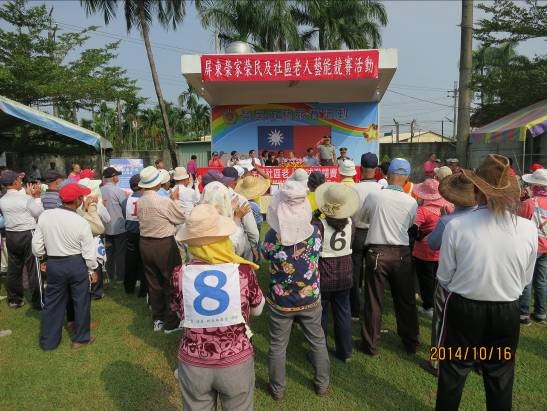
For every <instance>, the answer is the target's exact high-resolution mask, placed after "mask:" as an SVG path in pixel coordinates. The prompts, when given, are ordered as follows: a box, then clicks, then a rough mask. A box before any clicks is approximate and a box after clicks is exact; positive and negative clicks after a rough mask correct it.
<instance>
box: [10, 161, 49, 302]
mask: <svg viewBox="0 0 547 411" xmlns="http://www.w3.org/2000/svg"><path fill="white" fill-rule="evenodd" d="M0 184H2V185H4V186H6V188H7V191H6V194H4V196H3V197H2V198H1V199H0V211H1V212H2V215H3V216H4V220H5V226H6V246H7V249H8V275H7V281H6V289H7V291H8V305H9V307H10V308H20V307H22V306H23V305H25V302H24V300H23V267H26V269H27V273H28V278H29V286H30V289H31V292H32V307H33V308H34V309H36V310H41V309H42V306H41V295H40V294H41V290H40V287H41V284H40V279H39V276H38V271H37V265H36V258H34V256H33V255H32V233H33V231H34V229H35V228H36V220H35V219H34V217H33V215H32V213H31V211H30V209H32V208H35V207H36V206H37V204H36V202H37V201H39V198H40V189H39V186H28V187H27V194H24V193H21V191H20V190H21V187H22V185H23V183H22V181H21V176H20V174H19V173H17V172H15V171H12V170H5V171H4V172H3V173H2V175H1V176H0ZM38 208H40V209H41V205H39V204H38Z"/></svg>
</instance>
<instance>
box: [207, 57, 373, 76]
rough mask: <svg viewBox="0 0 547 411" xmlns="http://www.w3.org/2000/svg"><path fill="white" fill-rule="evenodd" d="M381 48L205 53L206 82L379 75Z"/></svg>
mask: <svg viewBox="0 0 547 411" xmlns="http://www.w3.org/2000/svg"><path fill="white" fill-rule="evenodd" d="M378 58H379V53H378V50H345V51H329V52H305V53H255V54H244V55H203V56H202V57H201V72H202V79H203V80H204V81H260V80H264V81H272V80H274V81H275V80H291V81H292V80H340V79H358V78H377V77H378Z"/></svg>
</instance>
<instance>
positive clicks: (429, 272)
mask: <svg viewBox="0 0 547 411" xmlns="http://www.w3.org/2000/svg"><path fill="white" fill-rule="evenodd" d="M438 267H439V262H438V261H425V260H420V259H419V258H416V257H414V268H415V271H416V276H417V277H418V283H419V285H420V296H421V297H422V301H423V304H422V307H423V308H424V309H425V310H429V309H430V308H433V305H434V302H433V296H434V294H435V284H436V281H437V280H436V278H437V268H438Z"/></svg>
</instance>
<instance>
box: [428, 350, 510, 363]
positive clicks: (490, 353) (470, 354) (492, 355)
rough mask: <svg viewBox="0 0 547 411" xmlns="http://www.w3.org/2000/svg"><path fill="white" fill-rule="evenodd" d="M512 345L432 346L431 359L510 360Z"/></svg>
mask: <svg viewBox="0 0 547 411" xmlns="http://www.w3.org/2000/svg"><path fill="white" fill-rule="evenodd" d="M512 358H513V350H512V349H511V347H431V348H430V349H429V360H430V361H510V360H511V359H512Z"/></svg>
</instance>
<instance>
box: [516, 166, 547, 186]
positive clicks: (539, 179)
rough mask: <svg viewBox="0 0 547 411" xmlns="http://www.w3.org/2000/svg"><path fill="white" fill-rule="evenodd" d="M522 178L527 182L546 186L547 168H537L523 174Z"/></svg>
mask: <svg viewBox="0 0 547 411" xmlns="http://www.w3.org/2000/svg"><path fill="white" fill-rule="evenodd" d="M522 179H523V180H524V182H526V183H528V184H535V185H538V186H547V170H546V169H544V168H540V169H537V170H536V171H534V172H533V173H532V174H524V175H523V176H522Z"/></svg>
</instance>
